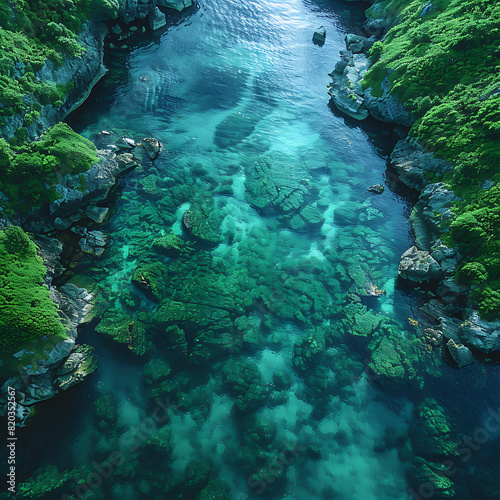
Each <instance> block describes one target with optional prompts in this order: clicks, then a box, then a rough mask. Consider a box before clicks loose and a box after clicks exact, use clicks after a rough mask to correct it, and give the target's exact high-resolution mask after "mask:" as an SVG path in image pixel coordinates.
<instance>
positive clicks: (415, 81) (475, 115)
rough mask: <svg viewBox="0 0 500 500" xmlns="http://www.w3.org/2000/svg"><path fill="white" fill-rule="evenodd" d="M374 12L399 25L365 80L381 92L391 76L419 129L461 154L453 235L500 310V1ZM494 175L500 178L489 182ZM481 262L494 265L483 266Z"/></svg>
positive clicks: (378, 6) (452, 156)
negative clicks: (499, 242)
mask: <svg viewBox="0 0 500 500" xmlns="http://www.w3.org/2000/svg"><path fill="white" fill-rule="evenodd" d="M424 9H425V10H424ZM368 15H369V16H372V17H384V16H386V17H388V18H389V22H390V24H395V26H394V27H393V28H392V29H390V30H389V32H388V33H387V35H386V37H385V39H384V41H383V42H380V43H376V44H375V45H374V46H373V48H372V49H371V53H370V56H371V59H372V62H373V63H374V64H373V66H372V67H371V69H370V70H369V71H368V72H367V73H366V75H365V77H364V79H363V82H362V84H363V86H364V88H368V87H371V88H372V93H373V95H375V96H380V95H382V87H383V85H382V84H383V83H384V84H385V83H388V84H389V87H390V93H391V94H393V95H395V96H397V97H398V98H399V99H400V100H401V102H402V103H403V105H404V106H405V108H407V110H409V111H411V113H412V116H413V117H414V119H415V122H414V124H413V126H412V128H411V130H410V135H411V136H413V137H415V138H417V139H418V141H419V142H420V143H421V144H422V145H424V146H425V147H426V149H427V150H430V151H432V152H434V154H435V156H437V157H439V158H443V159H446V160H450V161H452V162H453V163H455V165H456V166H455V169H454V171H453V172H452V173H451V174H450V175H447V176H446V177H445V181H446V182H447V183H448V184H450V186H451V188H452V189H453V191H454V192H455V193H456V194H457V195H458V196H459V197H461V198H462V199H463V200H464V201H463V202H461V203H457V204H455V207H453V211H454V213H456V214H457V218H456V219H455V221H454V222H453V223H452V224H451V234H450V235H449V236H447V238H449V240H450V244H451V245H453V244H457V245H458V246H459V247H460V251H461V253H462V254H463V255H464V256H465V257H466V260H465V262H464V268H463V270H459V277H460V279H466V280H467V279H468V280H469V282H470V284H472V286H474V287H475V288H474V290H473V293H472V294H471V296H472V298H473V299H474V300H475V301H476V302H477V307H478V308H479V311H480V313H481V315H482V316H483V317H484V318H486V319H493V318H496V317H499V316H498V315H499V314H500V259H499V258H498V257H497V256H498V255H499V253H498V251H499V247H498V245H497V243H496V240H497V236H496V235H497V234H498V229H499V225H498V222H499V217H500V215H499V210H498V206H499V202H500V196H499V190H498V188H497V182H498V180H499V174H498V165H499V164H500V148H499V147H498V141H499V139H500V111H499V110H500V92H499V89H500V71H499V70H500V66H499V65H498V55H499V50H500V48H499V47H500V4H498V2H495V1H493V0H449V1H433V2H432V4H429V2H426V1H423V0H402V1H395V0H384V1H379V2H375V3H374V5H373V6H372V7H371V8H370V9H369V11H368ZM386 78H388V80H387V81H386V82H384V80H385V79H386ZM428 180H429V181H436V179H435V178H433V177H428ZM486 181H487V182H488V183H489V184H488V185H492V186H493V187H491V188H490V189H483V187H484V183H485V182H486ZM469 263H470V264H474V265H476V268H475V271H474V273H473V274H474V276H472V275H471V274H470V273H471V272H472V268H470V267H469V268H467V267H465V266H467V265H468V264H469ZM478 265H480V266H484V268H485V269H486V270H487V273H481V275H480V276H479V275H477V272H476V271H477V270H478V267H477V266H478Z"/></svg>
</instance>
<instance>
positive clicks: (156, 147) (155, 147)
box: [142, 137, 161, 160]
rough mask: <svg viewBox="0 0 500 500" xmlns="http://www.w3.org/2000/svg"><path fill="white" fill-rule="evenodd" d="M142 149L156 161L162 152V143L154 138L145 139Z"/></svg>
mask: <svg viewBox="0 0 500 500" xmlns="http://www.w3.org/2000/svg"><path fill="white" fill-rule="evenodd" d="M142 147H143V148H144V150H145V151H146V154H147V155H148V156H149V158H150V159H151V160H156V158H157V157H158V155H159V154H160V151H161V142H160V141H159V140H158V139H155V138H154V137H145V138H144V139H143V140H142Z"/></svg>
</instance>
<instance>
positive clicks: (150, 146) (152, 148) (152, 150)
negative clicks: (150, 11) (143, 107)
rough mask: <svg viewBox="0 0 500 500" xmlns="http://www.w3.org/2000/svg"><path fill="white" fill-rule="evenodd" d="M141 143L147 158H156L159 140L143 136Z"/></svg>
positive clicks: (159, 146)
mask: <svg viewBox="0 0 500 500" xmlns="http://www.w3.org/2000/svg"><path fill="white" fill-rule="evenodd" d="M157 10H158V9H157ZM141 144H142V147H143V148H144V150H145V151H146V154H147V155H148V156H149V158H150V159H151V160H156V158H157V157H158V155H159V154H160V151H161V142H160V141H159V140H158V139H155V138H153V137H145V138H144V139H143V140H142V142H141Z"/></svg>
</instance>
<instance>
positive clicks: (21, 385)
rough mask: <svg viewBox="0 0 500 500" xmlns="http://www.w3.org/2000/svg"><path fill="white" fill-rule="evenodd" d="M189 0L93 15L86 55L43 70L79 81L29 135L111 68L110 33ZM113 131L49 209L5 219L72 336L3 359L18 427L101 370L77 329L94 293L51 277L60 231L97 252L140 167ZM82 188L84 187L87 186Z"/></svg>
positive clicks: (160, 17)
mask: <svg viewBox="0 0 500 500" xmlns="http://www.w3.org/2000/svg"><path fill="white" fill-rule="evenodd" d="M190 5H191V0H146V1H144V0H141V1H139V2H138V1H137V0H123V1H120V9H119V17H118V19H117V20H115V21H114V22H113V23H111V27H112V29H111V30H109V29H108V26H106V24H104V23H103V22H101V21H97V20H93V21H89V22H88V23H87V24H86V25H85V26H84V28H83V30H82V32H81V34H80V37H79V41H80V42H81V43H82V44H83V45H84V46H85V47H86V48H87V50H86V52H85V53H84V55H83V56H82V57H81V58H73V59H69V60H67V61H65V63H64V64H63V65H62V66H61V67H60V68H55V67H54V65H53V64H52V63H51V62H50V61H49V62H47V63H46V65H45V66H44V67H43V68H42V69H41V70H40V72H39V74H38V75H37V76H38V77H39V78H40V79H41V80H44V81H52V82H55V83H60V84H67V83H68V82H71V81H73V82H74V83H75V85H74V88H73V90H72V91H71V92H70V93H69V95H68V96H67V99H66V101H65V102H64V104H63V105H62V106H60V107H59V108H57V109H56V108H54V107H52V106H50V105H48V106H43V107H42V110H41V113H40V117H39V119H38V120H37V121H36V122H35V123H33V124H32V125H31V126H30V127H29V128H28V136H29V137H30V138H31V139H36V138H37V137H39V136H40V135H41V134H42V133H43V132H44V131H45V130H46V129H47V128H49V127H51V126H53V125H55V124H56V123H58V122H60V121H62V120H63V119H64V118H65V117H66V116H67V115H68V114H69V113H71V112H72V111H73V110H74V109H76V108H77V107H78V106H79V105H80V104H81V103H82V102H83V101H84V100H85V99H86V98H87V97H88V95H89V94H90V92H91V91H92V88H93V87H94V86H95V84H96V83H97V82H98V81H99V80H100V79H101V78H102V76H104V74H105V73H106V69H105V67H104V65H103V55H104V43H105V37H106V36H107V35H108V34H110V33H112V34H114V36H115V37H116V36H117V37H118V38H119V39H121V40H123V39H125V38H126V37H127V36H129V35H130V34H132V33H133V32H134V31H135V30H134V29H130V30H129V29H127V25H130V24H133V23H135V22H137V21H138V20H139V21H141V22H146V23H149V25H150V28H151V29H153V30H156V29H159V28H161V27H163V26H164V25H165V24H166V15H165V14H164V13H163V12H161V11H160V10H159V9H158V6H160V7H165V8H171V9H174V10H177V11H181V10H183V9H184V8H186V7H189V6H190ZM20 126H22V118H21V117H19V116H16V115H14V116H12V117H10V119H9V120H8V123H7V125H6V127H4V129H3V135H4V136H6V137H9V136H12V135H13V134H14V131H15V130H17V128H18V127H20ZM106 134H108V133H107V132H106ZM109 135H110V137H109V138H108V137H104V138H101V139H102V140H101V143H102V144H101V147H102V148H103V149H100V150H98V158H99V161H98V163H96V164H94V165H93V166H92V167H91V168H90V169H89V170H88V171H87V172H85V173H83V174H78V175H66V176H64V177H63V176H61V178H60V180H59V182H58V183H57V185H56V187H55V189H56V191H57V192H58V193H59V195H60V197H59V198H58V199H57V200H56V201H55V202H53V203H52V204H50V205H49V206H48V207H46V208H40V209H35V210H32V211H31V213H30V214H29V215H27V216H19V215H14V216H13V217H11V218H9V219H8V220H5V219H0V228H2V227H5V226H6V225H8V224H15V225H20V226H22V227H23V228H24V229H25V230H26V231H29V232H31V233H33V234H34V240H35V242H36V244H37V246H38V249H39V255H40V257H41V258H42V259H43V263H44V265H45V266H46V268H47V275H46V278H45V285H46V286H47V287H48V288H49V291H50V297H51V299H52V300H53V301H54V303H55V304H56V305H57V308H58V313H59V316H60V319H61V322H62V324H63V326H64V328H65V332H66V335H67V339H65V340H64V341H62V342H59V343H56V344H54V343H53V342H51V341H49V340H47V341H45V342H43V341H42V345H39V346H38V345H37V346H36V347H34V348H33V349H31V348H30V349H24V350H21V351H19V352H17V353H14V354H13V356H12V359H3V360H1V361H0V363H2V364H4V365H5V364H9V365H10V366H12V365H15V366H16V372H17V373H18V375H16V376H14V377H10V378H9V379H8V380H7V381H6V382H5V383H4V384H3V385H2V387H1V389H0V402H1V403H2V406H3V404H4V403H5V401H6V397H7V391H8V387H14V388H15V389H16V398H17V403H18V404H17V406H16V411H17V423H18V425H20V426H24V425H26V424H27V421H28V419H29V417H30V416H32V415H34V414H35V412H36V409H35V405H36V403H39V402H40V401H44V400H47V399H50V398H52V397H54V396H55V395H56V394H57V393H58V392H60V391H64V390H66V389H68V388H69V387H71V386H72V385H74V384H76V383H79V382H81V381H82V380H83V379H84V377H86V376H87V375H90V374H91V373H93V372H94V371H95V370H96V368H97V358H96V356H95V354H94V350H93V348H92V347H90V346H88V345H84V344H77V343H76V342H77V336H78V332H77V331H78V328H79V327H80V326H81V325H83V324H85V323H87V322H89V321H90V320H91V319H92V304H93V298H94V297H93V295H92V293H90V292H89V291H88V290H86V289H85V288H82V287H79V286H76V285H74V284H72V283H66V284H64V285H62V286H54V285H53V284H52V281H53V280H54V279H57V278H58V277H59V276H61V275H62V274H63V273H64V271H65V269H64V267H63V265H62V264H61V253H62V252H63V244H62V243H61V242H60V240H59V239H58V238H57V235H60V234H61V232H65V231H66V232H72V233H74V234H75V236H76V238H77V240H76V241H77V243H76V247H77V248H78V251H80V252H83V253H87V254H91V255H94V256H99V255H101V254H102V253H103V252H104V249H105V247H106V244H107V241H106V237H105V235H104V233H102V232H101V231H100V230H99V229H98V226H99V224H102V223H103V222H104V221H105V219H106V216H107V214H108V211H109V208H110V207H108V206H107V204H109V202H108V201H107V199H108V196H109V195H110V193H111V191H112V190H113V188H114V187H115V185H116V183H117V181H118V179H119V177H120V176H121V175H122V174H123V173H125V172H126V171H129V170H131V169H133V168H135V167H136V166H137V165H138V162H137V159H136V158H134V156H133V155H132V154H131V153H130V151H131V149H132V147H133V146H132V145H131V144H126V143H124V141H123V139H122V138H121V137H118V136H117V135H111V134H109ZM132 142H133V141H132ZM134 146H135V145H134ZM143 146H144V147H143V148H140V150H141V153H139V154H138V156H139V157H141V154H142V156H144V157H145V158H148V159H151V158H152V157H155V156H157V155H158V153H159V151H160V148H161V145H160V144H159V142H158V141H157V140H156V139H153V138H145V139H144V140H143ZM138 149H139V148H138ZM82 186H85V188H84V189H82ZM14 358H15V359H14Z"/></svg>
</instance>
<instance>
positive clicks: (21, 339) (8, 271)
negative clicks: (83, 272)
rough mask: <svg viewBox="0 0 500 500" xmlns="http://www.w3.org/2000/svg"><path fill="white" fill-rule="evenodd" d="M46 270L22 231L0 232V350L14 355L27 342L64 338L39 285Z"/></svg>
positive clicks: (43, 287) (48, 300)
mask: <svg viewBox="0 0 500 500" xmlns="http://www.w3.org/2000/svg"><path fill="white" fill-rule="evenodd" d="M45 274H46V268H45V266H44V265H43V262H42V259H41V258H40V257H39V256H38V255H37V252H36V246H35V244H34V243H33V242H32V241H31V240H30V238H29V237H28V235H27V234H26V233H24V231H23V230H22V229H21V228H19V227H16V226H9V227H8V228H7V229H5V230H4V231H0V350H2V351H6V350H8V351H11V352H15V351H16V350H18V349H20V348H22V347H23V345H24V344H26V343H27V342H32V341H34V340H39V339H43V338H48V337H51V338H54V337H60V338H61V340H62V339H63V338H65V336H66V335H65V332H64V328H63V326H62V324H61V321H60V319H59V316H58V314H57V309H56V306H55V304H54V302H53V301H52V300H51V299H50V297H49V291H48V289H47V288H46V287H45V286H44V285H43V279H44V277H45Z"/></svg>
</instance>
